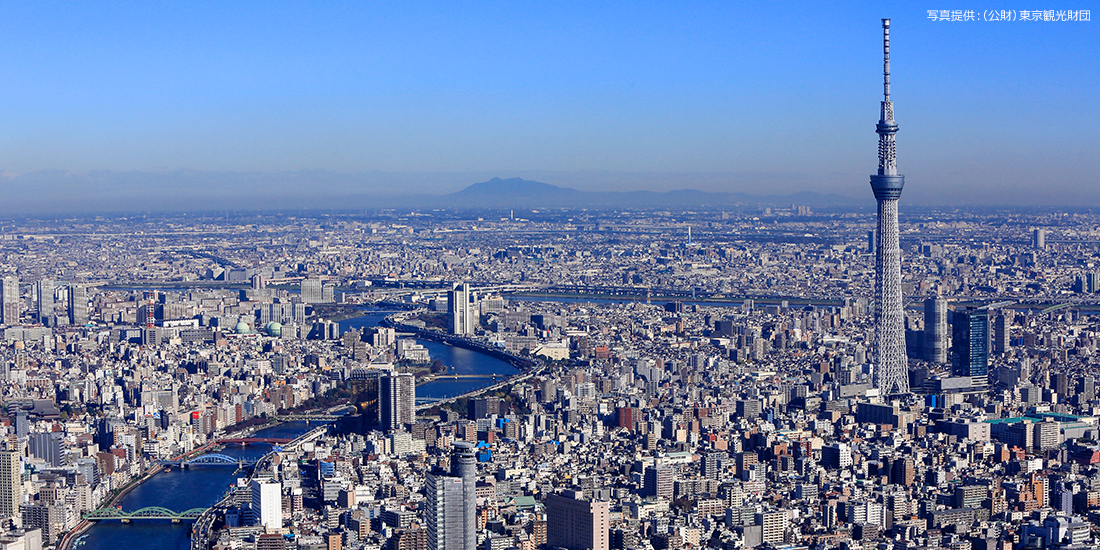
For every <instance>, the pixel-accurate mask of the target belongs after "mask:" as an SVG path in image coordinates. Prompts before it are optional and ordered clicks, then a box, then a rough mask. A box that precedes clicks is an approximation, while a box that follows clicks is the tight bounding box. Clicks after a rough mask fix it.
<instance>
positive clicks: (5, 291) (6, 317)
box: [0, 276, 20, 325]
mask: <svg viewBox="0 0 1100 550" xmlns="http://www.w3.org/2000/svg"><path fill="white" fill-rule="evenodd" d="M19 305H20V304H19V278H18V277H14V276H8V277H4V279H3V280H0V317H2V319H0V321H2V322H3V324H5V325H18V324H19Z"/></svg>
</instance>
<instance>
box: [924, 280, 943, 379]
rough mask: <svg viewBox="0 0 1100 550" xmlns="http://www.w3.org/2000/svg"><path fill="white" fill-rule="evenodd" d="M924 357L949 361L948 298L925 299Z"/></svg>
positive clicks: (940, 361)
mask: <svg viewBox="0 0 1100 550" xmlns="http://www.w3.org/2000/svg"><path fill="white" fill-rule="evenodd" d="M924 358H925V360H927V361H931V362H933V363H946V362H947V300H944V299H943V298H941V297H939V296H936V297H934V298H929V299H927V300H925V301H924Z"/></svg>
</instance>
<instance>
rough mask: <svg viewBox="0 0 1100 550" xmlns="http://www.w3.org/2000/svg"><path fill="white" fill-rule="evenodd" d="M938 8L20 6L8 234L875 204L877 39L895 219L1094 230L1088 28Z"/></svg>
mask: <svg viewBox="0 0 1100 550" xmlns="http://www.w3.org/2000/svg"><path fill="white" fill-rule="evenodd" d="M927 8H928V6H927V5H924V4H919V3H915V2H898V3H892V4H891V5H889V6H882V5H880V4H879V3H875V2H870V1H865V2H857V3H853V4H851V5H847V6H845V7H843V8H837V7H834V6H825V5H815V4H810V5H795V6H779V7H776V6H772V5H749V6H734V5H727V4H711V3H697V4H677V5H668V4H660V3H646V4H628V5H627V4H616V5H608V6H595V5H588V4H580V3H578V4H555V5H553V6H550V5H547V6H541V5H533V6H532V5H516V4H509V3H474V4H453V5H452V4H433V5H432V6H421V7H415V6H414V7H409V6H402V7H396V6H395V7H389V6H375V5H345V6H310V7H308V8H307V7H303V6H298V5H295V4H290V3H274V4H267V3H265V4H234V5H231V6H217V7H211V6H202V7H200V6H182V5H180V6H171V7H164V6H151V5H144V4H127V5H110V6H85V5H80V4H71V5H64V6H59V5H55V6H47V5H38V4H26V5H16V6H11V7H9V9H8V10H7V12H6V13H5V15H6V17H5V18H2V20H0V30H2V31H3V32H2V33H0V44H3V45H4V46H6V47H4V48H0V60H2V61H3V64H4V66H5V67H6V68H7V69H8V71H7V79H6V82H5V86H4V87H0V189H2V190H3V192H4V196H5V201H4V203H3V206H0V210H2V211H6V212H11V211H13V210H15V211H19V210H30V211H35V210H37V211H51V210H55V211H65V210H72V209H76V210H81V209H86V208H91V207H96V208H99V207H102V208H112V207H114V208H118V209H131V208H132V207H134V208H136V209H141V208H140V206H143V205H145V206H148V205H154V204H157V203H158V202H161V203H164V204H166V205H168V206H172V205H174V206H176V207H179V208H182V209H191V208H198V207H201V206H203V205H204V204H205V203H207V202H210V201H218V200H241V199H245V200H247V199H249V198H255V199H259V198H262V197H263V196H264V195H270V196H274V197H278V198H282V199H284V200H288V199H291V198H295V197H301V196H306V197H311V198H317V199H318V200H320V199H325V198H332V199H338V198H339V197H340V196H341V195H346V194H360V195H365V196H380V197H381V196H394V195H399V194H412V195H416V194H446V193H451V192H455V191H458V190H460V189H462V188H464V187H466V186H468V185H471V184H474V183H477V182H481V181H485V180H487V179H490V178H492V177H500V178H510V177H522V178H524V179H528V180H534V181H541V182H545V183H549V184H552V185H557V186H562V187H572V188H578V189H584V190H595V191H636V190H649V191H668V190H673V189H684V188H691V189H699V190H703V191H710V192H741V193H747V194H753V195H774V194H790V193H797V192H805V191H812V192H816V193H822V194H836V195H842V196H847V197H852V198H854V199H860V200H863V199H866V200H867V202H868V203H869V204H873V199H872V198H871V191H870V189H869V186H868V178H867V177H868V175H869V174H871V173H872V172H874V169H875V165H876V158H875V156H876V140H877V136H876V135H875V133H874V125H875V122H876V121H877V119H878V105H879V103H878V102H879V101H880V99H881V90H882V86H881V67H882V63H881V33H882V31H881V26H880V22H879V19H880V18H881V17H889V18H891V19H892V20H893V24H892V29H891V42H892V52H891V55H892V67H893V75H892V82H893V98H892V99H893V100H894V102H895V111H896V118H897V121H898V124H899V126H900V132H899V134H898V157H899V161H898V165H899V170H900V171H901V172H902V173H904V174H905V175H906V182H907V184H906V190H905V193H904V194H903V196H902V199H901V202H902V204H903V205H904V204H906V203H908V204H913V205H1022V206H1063V205H1067V206H1069V205H1072V206H1082V205H1087V206H1100V191H1098V189H1100V181H1098V177H1097V174H1100V156H1098V155H1096V154H1095V148H1096V145H1097V143H1100V135H1098V133H1100V124H1098V123H1100V116H1098V115H1100V109H1098V107H1097V101H1096V100H1097V97H1096V90H1097V89H1098V84H1100V71H1098V70H1097V61H1096V58H1095V55H1094V53H1095V52H1096V51H1098V50H1100V38H1098V37H1100V34H1098V33H1096V32H1095V28H1094V27H1093V25H1094V23H1093V22H1092V21H1088V22H1081V21H1075V22H1069V21H1061V22H1022V21H1016V22H989V21H968V22H962V21H931V20H930V19H929V18H928V12H927ZM978 15H979V18H980V16H981V14H978ZM258 195H259V196H258ZM322 202H323V201H322ZM337 202H338V201H337ZM189 205H190V206H189ZM215 208H216V207H215Z"/></svg>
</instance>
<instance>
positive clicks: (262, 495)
mask: <svg viewBox="0 0 1100 550" xmlns="http://www.w3.org/2000/svg"><path fill="white" fill-rule="evenodd" d="M251 489H252V519H253V522H254V523H255V524H256V525H260V526H263V527H265V528H267V529H281V528H282V527H283V484H282V483H279V482H277V481H274V480H272V479H253V480H252V486H251Z"/></svg>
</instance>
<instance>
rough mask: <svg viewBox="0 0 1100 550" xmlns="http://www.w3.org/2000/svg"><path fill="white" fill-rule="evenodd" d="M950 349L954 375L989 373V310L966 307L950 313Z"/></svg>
mask: <svg viewBox="0 0 1100 550" xmlns="http://www.w3.org/2000/svg"><path fill="white" fill-rule="evenodd" d="M951 350H952V357H953V367H954V371H955V376H986V375H987V374H988V373H989V312H988V311H987V310H984V309H975V308H972V307H968V308H966V309H957V310H955V311H954V312H953V313H952V315H951Z"/></svg>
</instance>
